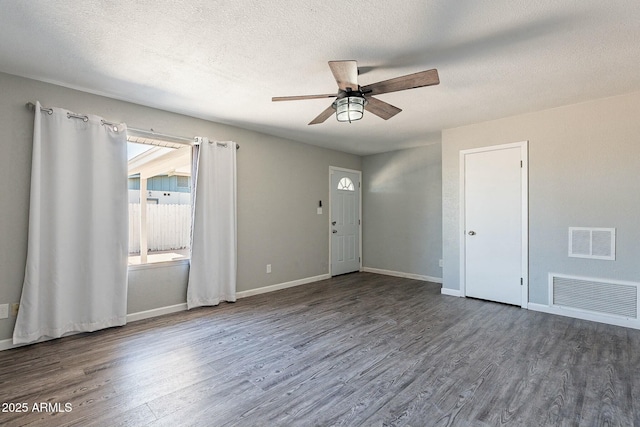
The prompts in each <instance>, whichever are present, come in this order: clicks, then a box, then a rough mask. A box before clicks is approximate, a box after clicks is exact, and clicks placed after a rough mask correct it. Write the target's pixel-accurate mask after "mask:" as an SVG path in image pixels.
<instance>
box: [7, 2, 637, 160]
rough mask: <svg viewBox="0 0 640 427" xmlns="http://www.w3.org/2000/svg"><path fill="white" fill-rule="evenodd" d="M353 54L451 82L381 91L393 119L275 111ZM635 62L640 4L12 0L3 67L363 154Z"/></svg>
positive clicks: (367, 63)
mask: <svg viewBox="0 0 640 427" xmlns="http://www.w3.org/2000/svg"><path fill="white" fill-rule="evenodd" d="M341 59H355V60H357V61H358V64H359V66H360V67H361V75H360V77H359V80H360V81H359V83H360V84H362V85H365V84H369V83H373V82H376V81H379V80H385V79H388V78H392V77H397V76H401V75H405V74H410V73H414V72H417V71H422V70H427V69H430V68H437V69H438V72H439V74H440V85H438V86H431V87H425V88H419V89H413V90H408V91H403V92H396V93H390V94H385V95H380V96H379V99H381V100H383V101H386V102H388V103H391V104H393V105H395V106H397V107H399V108H402V109H403V112H401V113H400V114H398V115H397V116H395V117H393V118H391V119H389V120H388V121H384V120H382V119H380V118H378V117H376V116H374V115H372V114H366V113H365V117H364V119H363V120H361V121H359V122H355V123H351V124H348V123H338V122H336V121H335V119H334V118H330V119H328V120H327V121H326V122H325V123H323V124H320V125H313V126H308V125H307V123H308V122H309V121H311V120H312V119H313V118H314V117H316V116H317V115H318V114H319V113H320V112H322V110H324V109H325V108H326V107H327V106H328V105H329V104H330V103H331V100H327V99H314V100H306V101H290V102H277V103H274V102H271V97H272V96H287V95H310V94H323V93H335V92H336V89H337V87H336V83H335V80H334V79H333V76H332V74H331V71H330V70H329V67H328V65H327V61H329V60H341ZM639 65H640V1H638V0H612V1H602V0H571V1H568V0H567V1H562V0H538V1H531V0H504V1H503V0H500V1H498V0H487V1H478V0H458V1H451V0H435V1H425V0H403V1H401V2H400V1H398V2H394V1H392V0H391V1H390V0H368V1H367V0H360V1H356V0H338V1H336V0H318V1H315V0H314V1H308V0H307V1H305V0H301V1H295V2H294V1H287V0H271V1H259V0H234V1H225V0H181V1H179V0H174V1H159V0H152V1H150V0H144V1H140V0H139V1H132V0H119V1H97V0H77V1H63V0H61V1H50V0H31V1H13V0H0V71H3V72H6V73H10V74H16V75H20V76H25V77H29V78H34V79H37V80H42V81H46V82H53V83H57V84H61V85H63V86H67V87H72V88H76V89H81V90H85V91H88V92H92V93H97V94H102V95H106V96H109V97H113V98H117V99H122V100H126V101H131V102H135V103H139V104H144V105H149V106H152V107H157V108H161V109H165V110H169V111H174V112H178V113H184V114H188V115H191V116H195V117H200V118H204V119H208V120H212V121H215V122H220V123H227V124H231V125H236V126H239V127H243V128H248V129H252V130H256V131H260V132H264V133H268V134H273V135H277V136H280V137H285V138H290V139H293V140H297V141H302V142H306V143H311V144H315V145H320V146H324V147H329V148H335V149H339V150H343V151H347V152H351V153H356V154H371V153H378V152H384V151H390V150H395V149H399V148H406V147H413V146H418V145H425V144H429V143H433V142H438V141H439V138H440V137H439V135H440V131H441V130H442V129H446V128H451V127H456V126H461V125H465V124H469V123H474V122H479V121H485V120H490V119H495V118H499V117H505V116H510V115H514V114H519V113H525V112H529V111H536V110H541V109H546V108H552V107H556V106H560V105H565V104H571V103H576V102H581V101H585V100H589V99H594V98H600V97H606V96H611V95H617V94H622V93H627V92H632V91H637V90H640V70H639ZM26 101H29V100H25V102H26ZM62 107H64V106H62ZM89 113H90V112H89ZM131 125H132V126H135V124H134V123H132V124H131ZM160 128H161V125H160V124H158V126H157V128H156V130H157V131H161V129H160ZM212 137H215V135H213V136H212Z"/></svg>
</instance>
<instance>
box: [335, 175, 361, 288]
mask: <svg viewBox="0 0 640 427" xmlns="http://www.w3.org/2000/svg"><path fill="white" fill-rule="evenodd" d="M330 173H331V180H330V183H331V191H330V195H331V219H330V221H331V227H330V230H331V275H332V276H337V275H339V274H345V273H351V272H353V271H359V270H360V173H359V172H356V171H347V170H343V169H337V168H335V169H334V168H332V169H331V170H330Z"/></svg>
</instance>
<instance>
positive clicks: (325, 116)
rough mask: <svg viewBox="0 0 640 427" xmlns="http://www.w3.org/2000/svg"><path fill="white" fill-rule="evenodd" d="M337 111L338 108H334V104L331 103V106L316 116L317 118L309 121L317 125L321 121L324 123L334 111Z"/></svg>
mask: <svg viewBox="0 0 640 427" xmlns="http://www.w3.org/2000/svg"><path fill="white" fill-rule="evenodd" d="M335 112H336V110H335V109H334V108H333V104H331V105H329V107H328V108H327V109H326V110H324V111H323V112H322V113H320V114H319V115H318V117H316V118H315V119H313V120H311V121H310V122H309V124H310V125H317V124H319V123H323V122H324V121H325V120H327V119H328V118H329V117H331V116H332V115H333V114H334V113H335Z"/></svg>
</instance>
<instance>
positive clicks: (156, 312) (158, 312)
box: [0, 274, 331, 351]
mask: <svg viewBox="0 0 640 427" xmlns="http://www.w3.org/2000/svg"><path fill="white" fill-rule="evenodd" d="M330 278H331V275H330V274H321V275H320V276H313V277H306V278H304V279H298V280H292V281H291V282H285V283H279V284H276V285H271V286H264V287H262V288H257V289H251V290H248V291H242V292H236V298H246V297H249V296H252V295H258V294H264V293H267V292H273V291H278V290H280V289H286V288H292V287H294V286H300V285H304V284H307V283H313V282H318V281H320V280H325V279H330ZM186 310H187V303H186V302H185V303H181V304H175V305H170V306H167V307H159V308H154V309H152V310H145V311H139V312H137V313H131V314H127V322H135V321H138V320H143V319H150V318H152V317H157V316H162V315H163V314H170V313H177V312H179V311H186ZM51 339H57V338H43V339H40V340H38V341H36V342H41V341H49V340H51ZM31 344H35V343H29V344H17V345H14V344H13V339H11V338H9V339H6V340H0V351H3V350H10V349H12V348H17V347H22V346H24V345H31Z"/></svg>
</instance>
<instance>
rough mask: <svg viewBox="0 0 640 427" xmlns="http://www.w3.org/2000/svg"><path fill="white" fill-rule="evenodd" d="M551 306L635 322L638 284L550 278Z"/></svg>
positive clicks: (555, 275) (550, 275)
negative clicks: (633, 320)
mask: <svg viewBox="0 0 640 427" xmlns="http://www.w3.org/2000/svg"><path fill="white" fill-rule="evenodd" d="M549 296H550V300H551V301H550V305H551V306H555V307H562V308H572V309H576V310H580V311H587V312H591V313H597V314H603V315H607V316H616V317H624V318H627V319H638V283H632V282H619V281H612V280H604V279H590V278H586V277H575V276H565V275H560V274H555V273H550V274H549Z"/></svg>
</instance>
